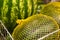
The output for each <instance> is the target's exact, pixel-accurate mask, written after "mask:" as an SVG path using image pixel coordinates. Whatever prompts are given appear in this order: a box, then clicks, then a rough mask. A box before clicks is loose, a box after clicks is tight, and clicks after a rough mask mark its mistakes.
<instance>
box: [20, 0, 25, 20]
mask: <svg viewBox="0 0 60 40" xmlns="http://www.w3.org/2000/svg"><path fill="white" fill-rule="evenodd" d="M19 4H20V5H19V7H20V14H21V19H23V18H24V0H20V3H19Z"/></svg>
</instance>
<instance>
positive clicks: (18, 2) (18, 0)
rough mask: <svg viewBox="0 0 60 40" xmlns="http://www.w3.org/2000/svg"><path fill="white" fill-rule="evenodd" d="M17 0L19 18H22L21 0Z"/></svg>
mask: <svg viewBox="0 0 60 40" xmlns="http://www.w3.org/2000/svg"><path fill="white" fill-rule="evenodd" d="M16 2H17V7H18V13H17V14H18V19H21V14H20V7H19V6H20V0H16Z"/></svg>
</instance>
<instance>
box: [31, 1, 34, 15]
mask: <svg viewBox="0 0 60 40" xmlns="http://www.w3.org/2000/svg"><path fill="white" fill-rule="evenodd" d="M31 3H32V9H31V15H33V13H34V1H33V0H31Z"/></svg>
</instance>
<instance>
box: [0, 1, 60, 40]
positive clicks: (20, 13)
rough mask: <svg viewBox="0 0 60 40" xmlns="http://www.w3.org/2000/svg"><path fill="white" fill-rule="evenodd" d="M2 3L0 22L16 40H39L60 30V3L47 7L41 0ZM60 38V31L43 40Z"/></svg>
mask: <svg viewBox="0 0 60 40" xmlns="http://www.w3.org/2000/svg"><path fill="white" fill-rule="evenodd" d="M0 3H1V4H0V20H2V21H3V23H4V24H5V26H6V27H7V29H8V30H9V32H10V33H11V34H12V37H13V38H14V40H38V39H39V38H41V37H43V36H45V35H47V34H49V33H52V32H54V31H56V30H58V29H59V28H60V2H50V3H48V4H46V5H45V4H43V2H42V1H39V0H1V1H0ZM39 8H40V9H39ZM38 10H39V11H38ZM59 36H60V31H58V32H56V33H54V34H52V35H50V36H48V37H46V38H44V39H43V40H59V38H60V37H59Z"/></svg>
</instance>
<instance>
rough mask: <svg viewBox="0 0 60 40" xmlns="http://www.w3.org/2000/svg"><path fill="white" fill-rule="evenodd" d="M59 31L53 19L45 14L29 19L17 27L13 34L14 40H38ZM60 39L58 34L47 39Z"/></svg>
mask: <svg viewBox="0 0 60 40" xmlns="http://www.w3.org/2000/svg"><path fill="white" fill-rule="evenodd" d="M20 22H21V21H20ZM58 29H59V26H58V24H57V22H56V21H55V20H54V19H53V18H52V17H49V16H46V15H43V14H37V15H34V16H31V17H28V18H27V19H25V21H23V22H22V23H21V24H19V25H17V27H16V28H15V29H14V31H13V33H12V37H13V38H14V40H38V39H39V38H41V37H43V36H45V35H47V34H49V33H51V32H54V31H56V30H58ZM58 38H59V36H58V32H57V33H54V34H52V35H50V36H48V37H47V38H45V39H46V40H58ZM45 39H44V40H45Z"/></svg>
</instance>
